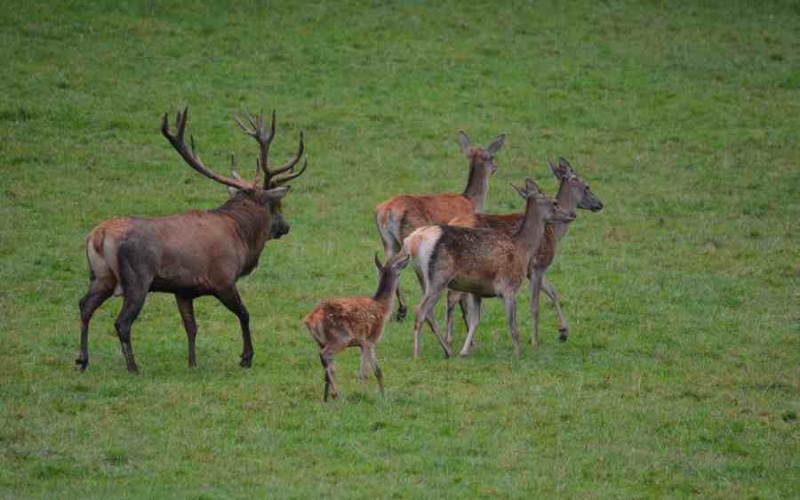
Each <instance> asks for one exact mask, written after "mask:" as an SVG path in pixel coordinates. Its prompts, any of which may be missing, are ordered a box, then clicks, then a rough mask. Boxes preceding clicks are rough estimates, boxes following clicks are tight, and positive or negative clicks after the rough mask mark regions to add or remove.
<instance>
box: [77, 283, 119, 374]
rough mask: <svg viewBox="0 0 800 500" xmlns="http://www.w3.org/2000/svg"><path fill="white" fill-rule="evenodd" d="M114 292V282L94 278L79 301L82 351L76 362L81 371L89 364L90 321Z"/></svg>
mask: <svg viewBox="0 0 800 500" xmlns="http://www.w3.org/2000/svg"><path fill="white" fill-rule="evenodd" d="M112 293H114V283H111V282H107V281H103V282H101V281H98V280H92V282H91V283H90V284H89V290H88V291H87V292H86V295H84V296H83V298H81V300H80V301H79V302H78V307H79V308H80V311H81V351H80V353H79V354H78V358H77V359H76V360H75V364H76V365H77V368H78V369H79V370H80V371H84V370H86V367H87V366H89V322H90V321H91V320H92V315H93V314H94V312H95V311H96V310H97V308H98V307H100V306H101V305H102V304H103V302H105V301H106V300H108V298H109V297H111V294H112Z"/></svg>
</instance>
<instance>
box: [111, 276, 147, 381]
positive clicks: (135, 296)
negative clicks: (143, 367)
mask: <svg viewBox="0 0 800 500" xmlns="http://www.w3.org/2000/svg"><path fill="white" fill-rule="evenodd" d="M146 296H147V288H145V289H142V288H141V287H134V286H132V284H131V283H128V284H127V285H126V287H125V295H124V298H123V302H122V310H121V311H120V313H119V316H117V321H116V322H115V323H114V327H115V328H116V329H117V335H118V336H119V343H120V345H121V346H122V354H123V355H124V356H125V363H126V364H127V367H128V371H129V372H131V373H138V372H139V367H138V366H136V360H135V359H134V356H133V345H132V344H131V325H132V324H133V322H134V321H136V318H137V317H138V316H139V313H140V312H141V311H142V306H144V300H145V297H146Z"/></svg>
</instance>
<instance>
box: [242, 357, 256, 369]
mask: <svg viewBox="0 0 800 500" xmlns="http://www.w3.org/2000/svg"><path fill="white" fill-rule="evenodd" d="M239 366H241V367H242V368H251V367H252V366H253V356H252V355H250V356H248V357H245V356H242V360H241V361H239Z"/></svg>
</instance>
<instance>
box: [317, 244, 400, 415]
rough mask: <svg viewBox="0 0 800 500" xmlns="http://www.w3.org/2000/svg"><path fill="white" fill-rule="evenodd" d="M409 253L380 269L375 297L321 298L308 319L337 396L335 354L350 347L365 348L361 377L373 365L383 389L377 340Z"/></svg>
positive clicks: (327, 389)
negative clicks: (377, 354) (376, 353)
mask: <svg viewBox="0 0 800 500" xmlns="http://www.w3.org/2000/svg"><path fill="white" fill-rule="evenodd" d="M409 258H410V256H409V255H396V256H394V257H392V258H391V259H389V260H388V261H387V262H386V264H385V265H381V262H380V261H379V260H378V256H377V255H376V256H375V267H376V268H377V269H378V289H377V290H376V291H375V294H374V295H373V296H372V297H350V298H339V299H327V300H323V301H321V302H319V303H318V304H317V306H316V307H315V308H314V310H313V311H311V313H309V314H308V315H307V316H306V317H305V318H304V319H303V322H304V323H305V325H306V327H307V328H308V331H309V332H310V333H311V336H312V337H313V338H314V340H316V341H317V344H319V347H320V350H319V359H320V361H321V362H322V368H323V370H324V372H325V392H324V395H323V401H327V400H328V395H329V394H330V396H331V397H333V398H334V399H336V398H337V397H338V395H339V391H338V390H337V388H336V382H335V380H334V359H333V357H334V356H335V355H336V354H337V353H338V352H341V351H342V350H344V349H346V348H348V347H358V348H360V349H361V369H360V371H359V377H360V378H361V379H362V380H366V379H367V377H368V373H367V371H368V366H371V367H372V371H373V372H374V373H375V378H376V379H377V380H378V388H379V389H380V392H381V393H383V372H382V371H381V368H380V366H379V365H378V358H377V357H376V356H375V344H377V343H378V341H379V340H380V339H381V335H383V327H384V325H385V323H386V320H387V319H388V317H389V315H390V314H391V312H392V297H393V295H394V293H395V289H396V288H397V283H398V281H399V273H400V271H401V270H402V269H403V268H404V267H405V266H406V265H407V264H408V261H409Z"/></svg>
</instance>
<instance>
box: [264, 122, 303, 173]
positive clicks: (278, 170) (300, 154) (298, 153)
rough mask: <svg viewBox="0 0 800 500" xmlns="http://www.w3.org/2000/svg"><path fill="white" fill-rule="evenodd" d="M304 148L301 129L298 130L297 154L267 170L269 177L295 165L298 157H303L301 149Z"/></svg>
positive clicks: (298, 159)
mask: <svg viewBox="0 0 800 500" xmlns="http://www.w3.org/2000/svg"><path fill="white" fill-rule="evenodd" d="M304 150H305V144H304V142H303V131H302V130H301V131H300V145H299V146H298V148H297V154H295V155H294V158H292V159H291V160H289V162H288V163H287V164H286V165H284V166H282V167H279V168H276V169H275V170H272V171H269V172H268V173H269V175H270V177H274V176H276V175H278V174H281V173H283V172H286V171H287V170H290V169H292V168H293V167H294V166H295V165H297V162H298V161H300V158H302V157H303V151H304Z"/></svg>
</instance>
